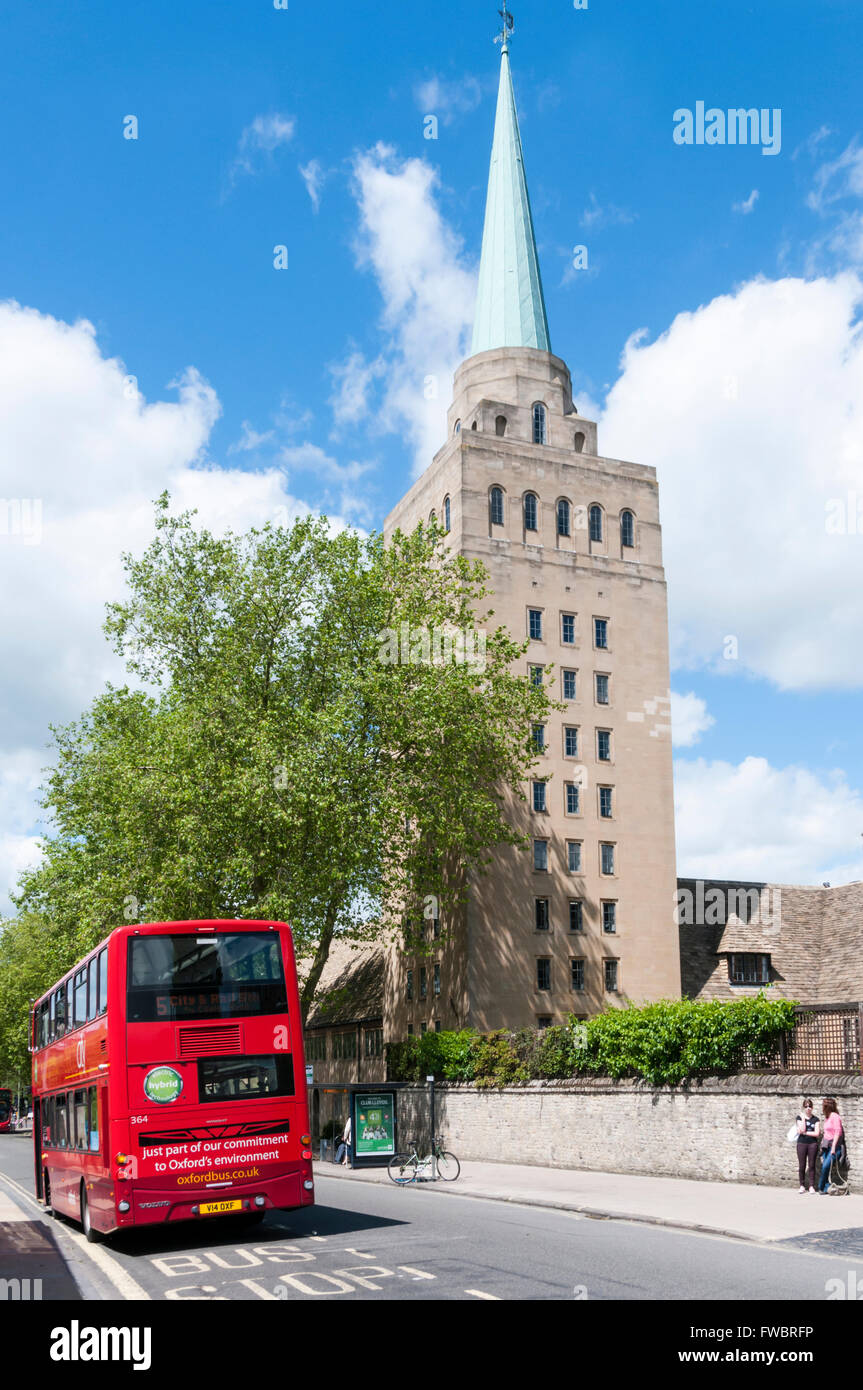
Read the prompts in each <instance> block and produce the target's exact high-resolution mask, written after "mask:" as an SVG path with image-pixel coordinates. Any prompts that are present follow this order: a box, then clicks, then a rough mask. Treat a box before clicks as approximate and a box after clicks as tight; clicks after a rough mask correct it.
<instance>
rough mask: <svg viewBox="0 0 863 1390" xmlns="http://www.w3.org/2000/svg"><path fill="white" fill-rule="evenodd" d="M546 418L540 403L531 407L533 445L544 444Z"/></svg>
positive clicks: (543, 407)
mask: <svg viewBox="0 0 863 1390" xmlns="http://www.w3.org/2000/svg"><path fill="white" fill-rule="evenodd" d="M545 426H546V416H545V406H544V405H543V403H542V401H537V403H536V405H535V406H534V407H533V442H534V444H544V443H545V442H546V437H545V436H546V430H545Z"/></svg>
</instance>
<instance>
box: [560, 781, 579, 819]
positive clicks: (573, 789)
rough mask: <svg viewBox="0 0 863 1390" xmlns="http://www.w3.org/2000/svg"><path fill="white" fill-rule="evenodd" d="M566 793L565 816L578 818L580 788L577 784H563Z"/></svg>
mask: <svg viewBox="0 0 863 1390" xmlns="http://www.w3.org/2000/svg"><path fill="white" fill-rule="evenodd" d="M563 785H564V789H565V791H566V814H567V815H568V816H578V815H580V814H581V799H580V795H579V793H580V788H579V786H578V783H577V782H564V784H563Z"/></svg>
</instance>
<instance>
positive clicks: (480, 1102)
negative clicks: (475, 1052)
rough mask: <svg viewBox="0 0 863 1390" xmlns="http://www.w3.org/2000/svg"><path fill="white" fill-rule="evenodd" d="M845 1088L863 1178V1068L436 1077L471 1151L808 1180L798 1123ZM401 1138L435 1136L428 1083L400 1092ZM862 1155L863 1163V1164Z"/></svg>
mask: <svg viewBox="0 0 863 1390" xmlns="http://www.w3.org/2000/svg"><path fill="white" fill-rule="evenodd" d="M825 1095H832V1096H835V1098H836V1100H837V1101H838V1104H839V1112H840V1114H841V1116H842V1121H843V1124H844V1125H845V1129H846V1133H847V1136H848V1148H849V1152H850V1155H851V1161H852V1165H853V1171H854V1174H855V1175H857V1176H858V1177H859V1180H860V1181H861V1183H863V1077H859V1076H853V1075H849V1074H843V1075H834V1076H799V1075H770V1076H766V1075H764V1076H759V1075H740V1076H732V1077H725V1078H722V1079H714V1080H705V1081H702V1082H701V1083H698V1084H693V1085H691V1086H689V1087H656V1088H654V1087H651V1086H649V1085H647V1084H646V1083H644V1082H638V1081H617V1082H615V1081H607V1080H600V1079H596V1078H589V1079H587V1078H586V1079H583V1080H576V1081H567V1082H560V1081H548V1082H533V1083H531V1084H530V1085H528V1086H520V1087H510V1088H507V1089H504V1090H501V1091H479V1090H477V1089H476V1088H475V1087H472V1086H438V1087H436V1092H435V1096H436V1119H435V1129H436V1130H437V1132H438V1133H439V1134H443V1135H444V1137H445V1140H446V1143H447V1146H448V1147H450V1148H451V1149H453V1151H454V1152H455V1153H456V1154H457V1155H458V1156H459V1158H461V1159H463V1160H468V1161H469V1160H470V1159H474V1160H477V1161H483V1162H502V1163H506V1162H509V1163H526V1164H536V1165H538V1166H541V1167H550V1168H584V1169H587V1170H589V1171H599V1170H606V1171H608V1172H615V1173H642V1174H646V1175H653V1176H657V1175H661V1176H668V1177H683V1178H699V1179H703V1180H708V1181H726V1182H756V1183H766V1184H769V1185H773V1186H783V1187H785V1186H788V1185H789V1184H790V1185H792V1186H796V1184H797V1155H796V1149H795V1147H794V1145H792V1144H789V1143H788V1142H787V1140H786V1137H785V1136H786V1133H787V1131H788V1129H789V1127H790V1125H791V1124H792V1123H793V1121H794V1118H795V1116H796V1114H797V1113H798V1111H799V1110H800V1107H801V1103H802V1101H803V1098H804V1096H811V1098H812V1100H813V1101H814V1102H815V1106H816V1109H817V1110H818V1112H819V1113H820V1109H821V1105H820V1102H821V1099H822V1097H823V1096H825ZM397 1096H398V1120H399V1142H400V1143H401V1142H404V1141H406V1140H407V1139H408V1138H411V1137H414V1136H415V1137H416V1138H418V1139H420V1140H421V1141H427V1140H428V1136H429V1124H428V1119H429V1117H428V1091H427V1089H425V1088H419V1087H418V1088H416V1089H414V1088H406V1089H405V1090H403V1091H399V1092H397ZM858 1165H859V1166H858Z"/></svg>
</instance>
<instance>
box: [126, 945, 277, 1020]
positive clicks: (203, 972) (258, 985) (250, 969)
mask: <svg viewBox="0 0 863 1390" xmlns="http://www.w3.org/2000/svg"><path fill="white" fill-rule="evenodd" d="M127 984H128V1013H127V1018H128V1021H129V1022H130V1023H152V1022H156V1021H157V1020H170V1019H187V1018H238V1017H241V1016H244V1015H250V1014H273V1013H284V1012H286V1010H287V1007H288V1001H287V992H286V988H285V972H284V965H283V962H282V953H281V948H280V944H279V939H278V937H277V936H276V935H275V934H274V933H273V932H208V933H207V935H206V936H204V935H201V936H196V935H193V934H189V933H183V934H182V935H181V934H177V935H173V934H170V933H161V932H160V933H159V934H155V933H154V934H153V935H148V936H135V937H133V938H132V939H131V941H130V942H129V967H128V982H127Z"/></svg>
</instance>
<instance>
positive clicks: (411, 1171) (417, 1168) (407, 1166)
mask: <svg viewBox="0 0 863 1390" xmlns="http://www.w3.org/2000/svg"><path fill="white" fill-rule="evenodd" d="M408 1144H409V1145H410V1148H409V1150H408V1151H407V1152H406V1153H398V1154H393V1156H392V1158H391V1159H390V1161H389V1164H388V1165H387V1172H388V1173H389V1175H390V1178H391V1179H392V1181H393V1182H394V1183H397V1184H398V1185H399V1187H404V1186H405V1185H406V1184H407V1183H409V1182H416V1181H417V1180H418V1178H419V1177H420V1175H422V1180H423V1182H433V1181H434V1176H433V1172H432V1167H433V1164H432V1160H434V1165H435V1166H436V1168H437V1176H438V1177H439V1178H441V1179H443V1181H444V1182H455V1180H456V1178H457V1177H458V1175H459V1173H460V1172H461V1164H460V1163H459V1161H458V1159H457V1158H456V1156H455V1154H454V1153H450V1151H449V1150H448V1149H445V1148H444V1146H443V1138H442V1137H441V1136H438V1138H437V1139H435V1140H434V1141H433V1143H432V1148H431V1152H430V1153H427V1154H426V1156H425V1158H420V1156H419V1150H418V1148H417V1142H416V1140H415V1139H409V1140H408Z"/></svg>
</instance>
